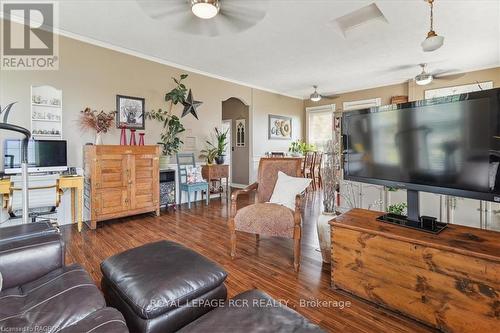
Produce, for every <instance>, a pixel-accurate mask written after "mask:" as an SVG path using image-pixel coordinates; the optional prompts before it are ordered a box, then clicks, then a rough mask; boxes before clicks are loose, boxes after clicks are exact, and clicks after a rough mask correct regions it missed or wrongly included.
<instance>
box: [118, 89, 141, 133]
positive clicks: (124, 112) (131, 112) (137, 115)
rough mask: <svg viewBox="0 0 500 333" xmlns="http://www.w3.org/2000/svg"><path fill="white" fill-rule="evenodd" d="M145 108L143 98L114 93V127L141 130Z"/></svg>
mask: <svg viewBox="0 0 500 333" xmlns="http://www.w3.org/2000/svg"><path fill="white" fill-rule="evenodd" d="M145 110H146V101H145V99H144V98H141V97H132V96H125V95H116V127H117V128H132V129H138V130H143V129H144V127H145V119H144V118H145Z"/></svg>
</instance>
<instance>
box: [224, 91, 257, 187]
mask: <svg viewBox="0 0 500 333" xmlns="http://www.w3.org/2000/svg"><path fill="white" fill-rule="evenodd" d="M249 113H250V112H249V107H248V106H247V105H245V104H243V102H242V101H240V100H239V99H237V98H230V99H228V100H227V101H224V102H222V119H224V120H230V121H231V148H232V151H231V182H232V183H236V184H241V185H248V183H249V158H250V149H249V146H250V140H249V137H248V124H249V123H250V115H249ZM238 119H245V127H246V128H245V130H246V131H247V132H246V133H245V147H237V146H236V120H238Z"/></svg>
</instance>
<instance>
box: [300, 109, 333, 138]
mask: <svg viewBox="0 0 500 333" xmlns="http://www.w3.org/2000/svg"><path fill="white" fill-rule="evenodd" d="M320 112H331V113H332V121H333V116H334V113H335V104H327V105H321V106H311V107H307V108H306V142H307V143H310V140H309V115H310V114H311V113H320ZM332 126H333V123H332ZM332 135H333V134H332Z"/></svg>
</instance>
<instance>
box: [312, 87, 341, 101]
mask: <svg viewBox="0 0 500 333" xmlns="http://www.w3.org/2000/svg"><path fill="white" fill-rule="evenodd" d="M313 88H314V92H313V93H312V94H311V95H310V96H309V99H310V100H311V101H313V102H319V101H321V99H322V98H326V99H335V98H338V97H339V95H321V94H320V93H318V86H316V85H314V86H313Z"/></svg>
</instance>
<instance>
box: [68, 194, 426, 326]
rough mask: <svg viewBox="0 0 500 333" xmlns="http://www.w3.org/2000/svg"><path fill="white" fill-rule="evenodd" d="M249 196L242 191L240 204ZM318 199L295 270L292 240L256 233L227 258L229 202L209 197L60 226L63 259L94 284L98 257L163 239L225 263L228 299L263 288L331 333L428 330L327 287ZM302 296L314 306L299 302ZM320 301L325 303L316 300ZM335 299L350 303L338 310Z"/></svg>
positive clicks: (309, 206)
mask: <svg viewBox="0 0 500 333" xmlns="http://www.w3.org/2000/svg"><path fill="white" fill-rule="evenodd" d="M252 200H253V198H248V197H246V198H245V196H243V200H241V204H242V206H243V205H245V204H248V202H250V201H252ZM320 200H321V198H320V196H319V195H318V194H317V193H316V194H314V193H309V194H308V197H307V201H306V206H305V209H304V210H305V216H304V223H303V225H304V228H303V230H304V232H303V239H302V260H301V267H300V271H299V272H298V273H295V272H294V270H293V264H292V261H293V248H292V247H293V241H292V240H286V239H277V238H267V237H261V238H260V241H259V243H258V244H257V243H256V240H255V236H254V235H250V234H242V233H238V234H237V236H238V238H237V254H236V258H235V259H234V260H231V258H230V256H229V234H228V231H227V227H226V218H227V216H228V205H227V204H226V201H225V200H219V199H212V201H211V203H210V205H209V206H205V205H204V204H202V203H201V202H197V203H196V204H194V205H193V207H192V209H191V210H188V209H187V206H181V207H180V208H178V210H177V211H173V210H170V211H168V212H167V211H162V214H161V216H159V217H154V216H151V215H141V216H136V217H130V218H123V219H119V220H113V221H108V222H102V223H100V224H99V225H98V228H97V230H89V229H87V228H85V229H84V230H83V231H82V233H81V234H80V233H78V231H77V230H76V226H74V227H73V226H67V227H63V228H61V229H62V233H63V235H64V238H65V240H66V243H67V253H66V261H67V262H68V263H71V262H78V263H80V264H81V265H83V266H84V267H85V268H86V269H87V270H88V271H89V272H90V274H91V276H92V278H93V279H94V280H95V282H96V284H98V285H99V284H100V279H101V271H100V269H99V265H100V263H101V262H102V261H103V260H104V259H106V258H107V257H109V256H111V255H113V254H116V253H119V252H121V251H124V250H126V249H129V248H133V247H136V246H139V245H141V244H144V243H148V242H153V241H157V240H161V239H167V240H172V241H175V242H178V243H181V244H184V245H185V246H187V247H189V248H191V249H193V250H195V251H197V252H199V253H201V254H202V255H204V256H206V257H208V258H210V259H211V260H213V261H215V262H217V263H218V264H220V265H221V266H223V267H224V268H225V269H226V271H227V272H228V274H229V276H228V278H227V280H226V286H227V288H228V293H229V295H228V296H229V297H232V296H234V295H236V294H238V293H240V292H242V291H245V290H248V289H252V288H258V289H261V290H263V291H265V292H267V293H268V294H270V295H271V296H272V297H274V298H275V299H278V300H281V301H283V302H286V303H287V305H288V306H289V307H291V308H293V309H295V310H296V311H298V312H299V313H301V314H302V315H304V316H306V317H307V318H309V319H310V320H311V321H313V322H315V323H317V324H319V325H320V326H321V327H323V328H324V329H325V330H327V331H331V332H433V330H432V329H430V328H428V327H425V326H423V325H421V324H419V323H416V322H415V321H412V320H410V319H407V318H404V317H402V316H399V315H397V314H394V313H392V312H389V311H386V310H384V309H382V308H379V307H376V306H374V305H371V304H369V303H366V302H364V301H361V300H359V299H356V298H354V297H352V296H349V295H346V294H343V293H341V292H339V291H335V290H331V289H330V266H329V265H324V264H322V261H321V254H320V253H319V252H318V251H317V248H318V240H317V234H316V225H315V221H316V216H317V214H318V212H319V210H320V204H321V202H320ZM307 301H312V303H311V302H310V303H309V304H305V302H307ZM323 301H326V302H329V303H325V304H318V303H319V302H323ZM335 302H337V304H335ZM341 302H343V304H344V305H345V304H347V302H350V303H351V304H350V306H349V307H347V306H345V307H343V308H341V306H339V305H340V304H342V303H341ZM306 305H308V306H306ZM335 305H337V306H336V307H335Z"/></svg>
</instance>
